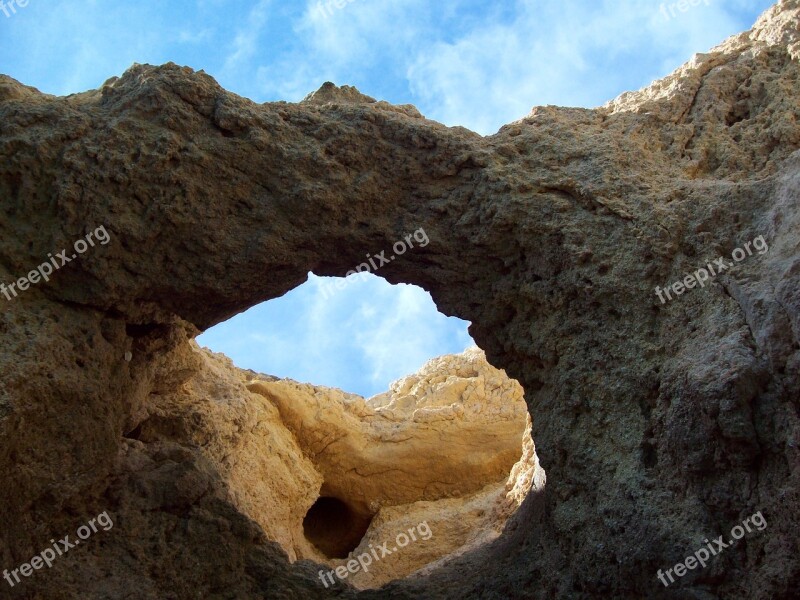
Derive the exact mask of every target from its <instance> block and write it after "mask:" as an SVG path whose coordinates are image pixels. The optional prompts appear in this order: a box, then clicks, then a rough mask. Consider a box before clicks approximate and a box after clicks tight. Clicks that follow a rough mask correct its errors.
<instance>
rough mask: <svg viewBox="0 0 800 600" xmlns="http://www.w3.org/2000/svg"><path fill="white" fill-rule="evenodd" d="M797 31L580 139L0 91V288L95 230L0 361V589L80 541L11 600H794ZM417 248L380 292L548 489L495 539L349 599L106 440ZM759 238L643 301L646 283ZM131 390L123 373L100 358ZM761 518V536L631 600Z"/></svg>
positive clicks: (130, 93)
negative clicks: (285, 315) (371, 259)
mask: <svg viewBox="0 0 800 600" xmlns="http://www.w3.org/2000/svg"><path fill="white" fill-rule="evenodd" d="M798 23H800V2H798V0H783V1H781V2H779V3H778V4H776V5H775V6H774V7H773V8H772V9H770V10H769V11H768V12H767V13H765V15H764V16H762V18H760V19H759V21H758V22H757V23H756V25H755V27H754V29H753V30H752V31H751V32H749V33H747V34H743V35H739V36H736V37H734V38H732V39H730V40H728V41H727V42H725V43H724V44H722V45H721V46H719V47H717V48H715V49H714V50H712V51H711V52H709V53H708V54H704V55H698V56H696V57H695V58H694V59H693V60H692V62H690V63H689V64H688V65H687V66H686V67H684V68H682V69H681V70H679V71H678V72H677V73H676V74H674V75H673V76H671V77H670V78H667V79H666V80H665V81H664V82H661V83H658V84H655V85H654V86H652V87H650V88H648V89H646V90H643V91H641V92H638V93H636V94H628V95H624V96H623V97H621V98H620V99H618V100H616V101H614V102H612V103H610V104H608V105H607V106H604V107H602V108H599V109H596V110H582V109H559V108H554V107H547V108H538V109H534V111H533V112H532V113H531V114H530V115H529V116H528V117H526V118H525V119H522V120H521V121H519V122H516V123H513V124H511V125H508V126H506V127H504V128H503V129H501V130H500V131H499V132H498V133H497V134H496V135H494V136H490V137H486V138H483V137H481V136H478V135H476V134H473V133H470V132H469V131H467V130H465V129H463V128H447V127H444V126H442V125H439V124H436V123H433V122H431V121H427V120H425V119H424V118H422V117H420V116H418V115H417V114H415V113H413V112H412V111H403V110H396V109H392V108H391V107H389V106H387V105H385V104H380V103H375V102H369V101H364V99H362V98H360V97H355V98H354V97H353V94H349V93H348V94H346V95H344V96H342V97H339V96H338V95H337V94H336V92H335V90H328V91H327V92H326V94H327V96H326V97H325V98H324V99H320V100H324V101H321V102H312V101H310V100H309V101H308V102H305V103H300V104H297V105H293V104H286V103H273V104H264V105H258V104H255V103H253V102H249V101H247V100H245V99H242V98H239V97H236V96H234V95H233V94H229V93H226V92H225V91H224V90H222V89H220V87H219V86H218V85H217V84H216V83H215V82H214V81H213V80H212V79H211V78H209V77H208V76H206V75H204V74H203V73H194V72H192V71H191V70H189V69H184V68H180V67H177V66H175V65H166V66H163V67H150V66H142V65H139V66H135V67H133V68H132V69H130V70H129V71H127V72H126V73H125V74H124V75H123V76H122V77H121V78H119V79H115V80H110V81H109V82H108V83H107V84H106V85H105V86H104V87H103V88H102V89H101V90H98V91H92V92H87V93H85V94H78V95H74V96H70V97H66V98H56V97H52V96H47V95H42V94H40V93H38V92H37V91H36V90H33V89H31V88H27V87H25V86H23V85H21V84H19V83H18V82H15V81H13V80H11V79H9V78H3V79H1V80H0V203H2V214H3V217H2V219H0V240H2V241H1V242H0V281H3V282H11V281H12V280H15V279H17V278H19V277H22V276H23V275H25V274H26V273H28V272H29V271H30V270H31V269H32V268H34V267H35V266H36V265H38V264H40V263H41V262H42V261H43V260H47V258H46V257H47V253H48V252H57V251H58V250H60V249H61V248H66V247H69V246H68V245H69V244H71V243H72V242H73V241H74V240H76V239H78V238H80V237H82V236H83V235H85V234H86V233H87V232H88V231H90V230H92V229H93V228H95V227H97V226H99V225H100V224H104V225H105V226H106V227H107V228H108V230H109V232H110V233H111V234H112V241H111V242H110V243H109V244H108V245H105V246H98V247H96V248H92V249H91V250H90V251H88V252H87V253H85V254H84V255H82V256H81V257H80V258H79V259H78V260H76V261H72V262H70V263H69V264H68V265H65V266H64V267H63V268H61V269H59V270H58V272H57V273H55V274H54V276H53V277H52V279H51V281H50V282H49V283H40V284H38V285H35V286H33V287H32V288H31V289H29V290H27V291H25V292H24V293H22V294H21V295H20V296H19V297H18V298H13V299H12V300H11V301H5V300H4V299H3V300H2V307H3V308H2V316H1V317H0V335H2V336H3V344H4V346H3V348H4V351H3V352H2V354H0V381H2V389H0V440H1V443H0V478H2V481H0V508H1V509H2V510H0V536H2V542H1V543H0V564H2V565H3V567H4V568H6V567H8V568H11V566H12V565H18V564H20V563H21V562H23V561H26V560H29V559H30V557H31V556H33V554H34V552H38V551H40V550H41V549H42V547H43V545H44V544H45V542H44V540H49V539H51V538H53V537H54V536H58V535H64V534H66V533H68V532H70V531H74V530H75V528H76V527H78V526H79V525H80V524H82V523H84V522H86V521H87V520H88V519H89V518H90V517H91V516H93V515H95V514H97V513H98V512H100V511H101V510H104V509H107V510H109V511H111V513H112V514H114V515H119V517H117V521H116V524H115V527H114V528H113V529H112V530H111V531H109V532H103V533H99V534H97V535H96V536H94V537H93V538H92V539H91V540H89V541H88V542H86V544H84V545H82V546H81V547H80V548H78V549H76V550H73V551H70V553H69V554H67V555H65V556H63V557H60V558H59V561H58V562H56V563H55V564H54V565H53V567H52V568H51V569H48V570H46V571H36V572H35V574H34V575H33V576H32V577H31V578H29V579H26V580H25V584H24V586H19V587H17V588H14V589H10V588H9V589H5V588H4V593H6V594H8V595H9V596H10V597H12V598H13V597H29V598H47V599H48V600H49V599H51V598H136V599H143V598H146V599H149V598H262V597H267V598H302V599H307V598H332V597H340V598H349V597H358V598H363V599H370V598H387V597H390V598H399V599H403V598H409V599H411V598H426V599H437V598H459V599H462V598H470V599H471V598H479V599H482V600H487V599H488V600H493V599H506V598H553V597H561V598H608V597H613V598H637V599H638V598H695V599H712V598H725V599H729V598H764V599H766V598H791V597H794V595H795V594H796V589H797V586H798V583H800V564H799V563H798V560H800V559H798V552H797V550H798V548H797V545H798V539H799V538H800V523H799V521H800V516H799V515H800V492H799V491H798V488H799V487H800V485H799V484H800V449H799V448H798V442H799V441H800V418H799V416H798V415H799V414H800V413H799V409H800V407H799V406H798V404H799V400H798V398H800V247H798V237H800V236H799V235H798V232H800V210H799V209H800V207H799V206H798V204H799V203H800V153H798V147H799V146H800V123H798V119H799V118H800V63H799V62H798V43H800V31H799V30H798ZM418 227H424V229H425V231H426V232H427V234H428V236H429V238H430V240H431V241H430V244H429V245H427V246H426V247H425V248H417V249H415V250H414V251H412V252H408V253H406V254H405V255H403V257H402V259H398V260H395V261H393V262H392V263H391V264H389V265H386V266H384V267H383V268H382V269H381V275H382V276H384V277H386V278H387V279H388V280H389V281H391V282H409V283H416V284H418V285H421V286H423V287H424V288H425V289H427V290H429V291H430V292H431V294H432V296H433V298H434V300H435V301H436V303H437V305H438V307H439V308H440V310H442V311H443V312H445V313H447V314H453V315H458V316H460V317H462V318H464V319H468V320H470V321H472V322H473V324H474V325H473V327H472V329H471V333H472V335H473V337H474V339H475V340H476V341H477V342H478V344H479V345H480V346H481V347H482V348H483V349H484V350H486V353H487V356H488V357H489V359H490V361H491V362H492V364H494V365H495V366H497V367H500V368H504V369H505V370H506V371H507V372H508V374H509V375H510V376H511V377H514V378H516V379H518V380H519V381H520V383H522V385H523V386H524V388H525V397H526V401H527V402H528V405H529V407H530V410H531V413H532V414H533V415H535V417H536V421H535V427H534V431H533V435H534V439H535V440H536V443H537V451H538V454H539V457H540V459H541V462H542V466H543V467H544V468H545V469H546V470H547V473H548V482H547V483H548V485H547V487H546V489H545V490H544V491H543V492H539V493H532V494H530V495H529V496H528V497H527V498H526V500H525V502H524V503H523V505H522V507H521V508H520V510H518V511H517V512H516V513H515V514H514V516H513V517H512V519H511V520H510V521H509V523H508V525H507V526H506V528H505V530H504V532H503V535H502V536H500V537H499V538H498V539H497V540H495V541H494V542H492V543H490V544H488V545H484V546H482V547H480V548H476V549H474V550H472V551H470V552H466V553H464V554H463V555H462V556H460V557H459V558H458V559H456V560H455V561H452V562H448V563H447V564H445V565H442V566H441V567H439V568H437V569H434V570H432V571H426V572H423V573H421V574H419V575H416V576H414V577H411V578H408V579H405V580H402V581H396V582H393V583H390V584H388V585H387V586H386V587H385V588H383V589H381V590H372V591H369V590H368V591H364V592H360V593H359V592H356V591H355V590H353V589H348V588H346V587H344V586H337V587H336V588H333V587H331V588H329V589H326V588H324V586H323V585H322V584H321V582H320V581H319V579H318V578H317V571H316V569H317V567H316V566H315V565H314V564H313V563H311V562H308V561H302V560H301V561H297V562H296V563H294V564H293V565H290V564H289V562H288V559H287V558H286V556H285V555H284V554H283V553H282V552H281V551H280V550H279V547H278V545H277V544H272V543H269V542H268V541H266V538H265V537H264V535H263V531H262V530H261V529H260V528H259V527H258V526H257V525H256V523H255V522H254V521H252V520H251V519H249V518H247V517H245V516H244V515H243V514H242V512H241V511H239V510H237V509H236V508H235V506H234V505H233V504H232V503H231V502H230V501H228V500H227V499H226V498H227V496H226V494H227V492H226V490H225V483H224V480H223V477H222V476H221V474H220V473H219V471H218V469H217V468H216V467H214V465H213V464H211V463H210V462H209V461H207V460H206V461H204V460H202V458H203V457H202V456H197V454H198V452H197V451H196V450H194V449H192V448H189V447H186V446H183V445H180V444H175V443H169V442H154V443H153V444H144V445H142V446H140V445H139V443H141V442H139V443H137V442H138V441H137V440H128V439H126V438H125V437H124V434H125V433H129V432H131V431H134V430H135V428H136V427H137V426H138V425H139V424H140V423H141V420H142V415H143V412H144V411H145V410H146V409H145V407H146V406H147V403H148V398H149V397H150V395H151V394H154V393H155V394H162V395H163V394H175V393H177V392H178V391H179V389H180V387H181V386H182V385H183V383H184V382H186V381H187V380H188V378H189V377H190V376H191V372H192V371H191V366H192V365H191V360H192V359H191V353H190V352H189V351H188V348H189V345H188V344H189V341H188V340H189V339H190V338H191V337H192V336H194V335H196V333H197V331H198V330H202V329H205V328H207V327H209V326H211V325H213V324H215V323H218V322H220V321H222V320H224V319H226V318H228V317H229V316H231V315H233V314H235V313H237V312H238V311H241V310H243V309H245V308H247V307H249V306H252V305H253V304H255V303H257V302H260V301H263V300H266V299H269V298H273V297H277V296H279V295H281V294H283V293H284V292H286V291H287V290H289V289H291V288H293V287H295V286H297V285H298V284H300V283H302V282H303V281H304V280H305V278H306V276H307V273H308V271H314V272H315V273H317V274H321V275H342V274H344V273H346V272H347V271H348V270H350V269H352V268H353V267H354V266H355V265H357V264H359V263H360V262H362V258H363V256H364V255H365V253H366V252H372V251H374V249H375V248H385V249H388V248H390V247H391V246H392V244H393V243H394V242H396V241H397V240H399V239H401V238H402V237H403V236H404V235H406V234H407V233H409V232H410V231H414V230H415V229H416V228H418ZM759 235H763V236H764V238H765V240H767V241H768V243H769V251H768V252H767V253H765V254H763V255H759V254H755V255H753V256H751V257H749V258H747V259H746V260H744V261H742V262H741V263H738V265H737V266H736V268H735V269H731V270H726V271H725V272H724V273H722V274H720V275H719V276H718V277H716V278H714V281H713V282H710V283H709V284H708V285H706V286H705V287H704V288H703V289H699V288H696V289H691V290H688V291H687V292H686V293H685V294H683V295H681V296H679V297H677V298H674V299H673V300H672V301H670V302H667V303H664V304H662V303H661V302H660V301H659V300H658V298H657V297H656V295H655V294H654V288H655V286H661V287H662V288H663V287H665V286H669V285H670V284H672V282H674V281H678V280H679V279H683V278H684V276H685V275H686V274H687V273H690V272H693V271H695V270H696V269H698V268H700V267H702V266H704V265H705V264H706V263H707V262H709V261H712V260H714V259H715V258H717V257H719V256H730V255H731V252H732V251H733V250H734V249H736V248H739V247H742V246H743V245H744V244H745V243H746V242H748V241H750V240H753V239H754V238H756V237H757V236H759ZM128 352H130V353H131V354H132V360H130V361H129V362H128V361H126V360H125V357H126V353H128ZM758 510H760V511H762V512H763V515H764V517H765V519H766V520H767V522H768V527H767V528H766V529H765V530H764V531H762V532H759V533H758V534H751V535H747V536H746V537H745V538H744V539H742V540H740V541H739V542H738V543H736V544H734V545H733V546H732V547H730V548H728V549H726V550H725V551H724V553H722V554H720V555H718V556H716V557H714V559H713V561H711V562H710V563H709V564H708V566H707V567H706V568H705V569H694V570H692V571H689V572H688V573H687V574H686V575H685V576H684V577H682V578H680V579H679V580H678V581H677V582H676V583H674V584H673V585H672V586H670V587H669V588H665V587H664V586H663V585H662V584H661V583H660V582H659V581H658V579H656V571H657V570H658V569H667V568H670V567H672V566H673V565H674V564H675V563H677V562H678V561H682V560H683V559H684V558H685V557H686V556H687V555H688V554H690V553H691V552H693V551H694V550H695V549H696V548H698V547H700V546H701V544H702V540H703V539H705V538H712V537H716V536H718V535H727V532H729V531H730V529H731V528H732V527H733V526H735V525H737V524H738V523H739V522H740V521H742V520H743V519H745V518H746V517H748V516H749V515H751V514H752V513H754V512H755V511H758Z"/></svg>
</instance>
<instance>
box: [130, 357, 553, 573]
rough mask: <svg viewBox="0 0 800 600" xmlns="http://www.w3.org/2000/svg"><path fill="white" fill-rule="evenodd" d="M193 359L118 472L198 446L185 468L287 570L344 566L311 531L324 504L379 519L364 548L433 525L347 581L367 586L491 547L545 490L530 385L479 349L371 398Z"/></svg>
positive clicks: (151, 404)
mask: <svg viewBox="0 0 800 600" xmlns="http://www.w3.org/2000/svg"><path fill="white" fill-rule="evenodd" d="M190 351H191V353H190V357H191V360H192V361H193V362H194V364H195V368H194V369H193V372H192V374H191V377H189V379H188V380H187V381H186V382H185V383H184V384H183V385H182V386H180V387H179V389H177V390H161V391H158V392H153V393H151V394H150V396H149V398H148V400H147V402H146V403H145V406H144V407H143V414H142V416H141V417H140V418H141V422H140V424H139V425H138V426H137V427H136V428H135V430H134V431H132V432H128V434H127V435H126V439H125V440H124V446H125V452H124V454H123V457H124V458H123V461H124V464H125V467H124V469H125V470H126V471H127V470H128V469H130V470H131V471H135V470H136V469H137V466H139V463H134V462H132V461H131V460H130V456H131V455H133V456H137V457H138V456H139V455H140V454H141V453H145V454H146V453H147V452H148V451H149V450H150V449H152V448H162V447H165V446H177V447H181V448H189V449H195V450H196V453H195V454H194V457H193V458H192V459H187V461H185V462H193V461H196V463H195V464H199V463H202V464H207V465H209V466H210V468H213V469H214V471H215V472H216V473H217V474H218V475H219V477H220V478H221V480H222V483H223V485H224V488H225V491H226V495H225V499H226V500H227V501H228V502H230V503H231V504H232V505H233V506H234V507H236V508H237V509H238V510H239V511H241V512H242V513H243V514H244V515H246V516H247V517H249V518H251V519H252V520H254V521H255V522H256V523H257V524H258V525H259V526H260V527H261V529H262V531H263V533H264V535H265V536H266V538H267V539H268V540H271V541H274V542H277V543H278V544H280V546H281V548H282V549H283V550H284V551H285V552H286V555H287V557H288V558H289V560H290V562H295V561H296V560H298V559H310V560H315V561H317V562H319V563H323V564H326V565H330V567H332V568H333V567H336V566H339V565H341V564H346V563H347V560H346V559H345V560H336V559H331V558H328V557H327V556H326V555H325V554H324V552H321V551H320V550H319V549H318V548H316V547H315V546H314V544H313V540H310V539H308V538H307V537H306V535H305V534H304V525H303V521H304V518H305V516H306V514H307V513H308V511H309V509H310V508H311V507H312V505H313V504H314V503H315V502H316V501H317V499H318V498H319V497H320V496H324V497H333V498H336V499H338V500H341V501H342V502H344V503H346V505H347V506H348V507H349V509H350V510H352V511H354V513H355V515H356V516H357V517H358V518H359V520H362V519H363V520H364V521H365V522H366V523H367V524H369V523H370V521H371V522H372V525H371V526H370V527H369V528H368V529H367V530H366V534H364V533H363V532H361V534H359V535H358V539H361V537H362V535H363V536H364V542H363V543H361V544H359V548H361V547H364V548H367V552H369V549H368V547H369V543H370V542H374V541H376V539H377V536H380V535H388V533H391V532H393V531H394V532H405V531H408V529H409V528H410V527H415V526H417V525H418V524H420V523H422V522H427V523H428V527H429V528H430V529H431V535H430V536H429V537H430V539H428V540H425V543H424V544H422V543H420V544H414V545H411V546H410V547H408V548H406V549H404V550H403V551H402V552H398V553H393V555H392V557H391V559H382V560H380V561H378V560H375V561H374V563H375V564H373V565H371V567H370V568H369V569H368V570H367V571H363V572H360V573H358V576H357V577H351V578H350V579H349V581H350V583H353V584H354V585H357V586H359V587H361V588H365V587H370V586H371V587H376V586H377V584H378V583H381V582H385V581H389V580H391V579H397V578H399V577H403V576H405V575H408V574H410V573H412V572H413V571H416V570H418V569H419V568H421V567H424V566H426V565H428V564H429V563H433V562H435V561H437V560H440V559H442V558H444V557H447V556H450V555H453V554H456V553H459V552H463V551H464V549H465V548H468V547H470V546H471V545H474V544H475V540H486V539H492V538H494V537H496V536H497V533H499V531H500V530H501V529H502V526H503V525H504V524H505V522H506V520H507V519H508V517H509V516H510V515H511V514H512V513H513V511H514V510H515V509H516V508H517V507H518V506H519V505H520V504H521V502H522V499H524V496H525V495H526V494H527V492H528V491H529V490H530V489H531V487H532V486H533V488H534V489H541V488H542V487H543V482H544V473H543V472H541V468H540V467H539V465H538V462H537V460H536V454H535V451H531V449H532V445H533V441H532V440H531V437H530V418H529V416H528V413H527V407H526V405H525V402H524V400H523V397H522V388H521V386H520V385H519V383H517V382H516V381H514V380H511V379H509V378H508V377H506V375H505V373H503V372H502V371H501V370H498V369H495V368H494V367H492V366H491V365H489V364H488V363H487V362H486V359H485V356H484V354H483V352H482V351H480V350H479V349H477V348H472V349H469V350H467V351H466V352H464V353H463V354H460V355H450V356H443V357H440V358H438V359H435V360H433V361H430V362H429V363H428V364H426V365H425V366H424V367H423V368H422V369H421V370H420V371H419V373H417V374H415V375H411V376H408V377H406V378H404V379H403V380H401V381H398V382H395V383H394V384H393V385H392V389H391V391H390V392H389V393H387V394H383V395H381V396H376V397H374V398H371V399H369V400H365V399H364V398H362V397H361V396H358V395H355V394H348V393H345V392H342V391H341V390H337V389H331V388H326V387H321V386H312V385H309V384H302V383H298V382H295V381H291V380H277V379H275V378H272V377H265V376H262V375H258V374H254V373H252V372H251V371H243V370H241V369H237V368H236V367H234V366H233V364H232V363H231V361H230V359H228V358H226V357H225V356H223V355H221V354H213V353H211V352H209V351H208V350H201V349H200V348H198V347H197V346H196V344H194V343H193V344H192V345H191V346H190ZM389 398H391V401H388V400H389ZM371 405H378V406H377V408H372V407H371ZM526 424H527V425H526ZM523 451H524V452H523ZM509 473H511V476H509ZM137 475H138V474H137ZM517 489H520V490H522V494H519V493H517ZM408 523H410V524H408ZM331 525H332V526H333V525H335V523H331ZM387 532H388V533H387ZM395 535H396V534H395ZM393 537H394V535H393ZM358 539H357V540H356V542H357V541H358ZM382 541H383V540H381V543H382ZM354 545H355V544H354ZM362 553H363V550H359V551H358V552H356V553H355V554H356V555H358V554H362Z"/></svg>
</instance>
